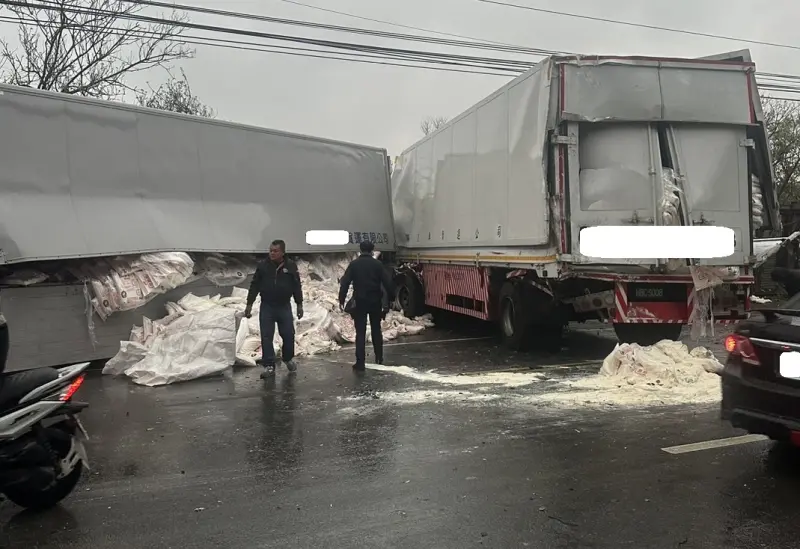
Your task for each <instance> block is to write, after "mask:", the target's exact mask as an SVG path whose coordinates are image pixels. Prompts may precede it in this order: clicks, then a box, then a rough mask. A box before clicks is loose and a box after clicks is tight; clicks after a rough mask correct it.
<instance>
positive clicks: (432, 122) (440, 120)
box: [419, 116, 448, 135]
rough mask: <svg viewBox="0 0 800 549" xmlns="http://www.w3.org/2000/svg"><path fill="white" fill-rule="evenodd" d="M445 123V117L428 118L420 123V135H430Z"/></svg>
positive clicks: (446, 119)
mask: <svg viewBox="0 0 800 549" xmlns="http://www.w3.org/2000/svg"><path fill="white" fill-rule="evenodd" d="M447 121H448V118H447V117H446V116H429V117H427V118H425V119H424V120H423V121H422V122H420V124H419V129H421V130H422V133H424V134H425V135H430V134H432V133H433V132H435V131H436V130H438V129H439V128H441V127H442V126H444V125H445V124H447Z"/></svg>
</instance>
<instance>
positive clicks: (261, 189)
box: [0, 86, 395, 370]
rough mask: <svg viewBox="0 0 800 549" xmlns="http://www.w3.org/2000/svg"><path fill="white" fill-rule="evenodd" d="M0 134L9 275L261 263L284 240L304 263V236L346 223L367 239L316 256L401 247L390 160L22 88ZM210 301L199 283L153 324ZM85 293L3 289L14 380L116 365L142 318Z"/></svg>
mask: <svg viewBox="0 0 800 549" xmlns="http://www.w3.org/2000/svg"><path fill="white" fill-rule="evenodd" d="M0 127H2V128H3V129H2V130H0V165H2V166H3V169H2V170H0V275H3V274H5V275H7V274H10V273H13V272H14V271H20V270H25V269H29V268H31V267H33V266H35V267H37V268H39V269H40V270H43V271H44V272H46V273H56V272H58V271H59V270H60V266H61V265H62V264H70V265H74V264H75V262H79V261H81V260H89V259H92V258H102V257H116V256H136V255H139V254H143V253H151V252H166V251H180V252H189V253H192V254H200V255H206V254H209V253H221V254H229V255H231V254H232V255H240V254H261V253H264V252H265V251H266V250H267V248H268V247H269V243H270V242H271V241H272V240H274V239H283V240H285V241H286V246H287V252H288V253H290V254H303V253H308V252H311V251H312V248H311V247H310V246H309V245H308V244H307V243H306V231H307V230H309V229H342V228H343V227H342V223H343V222H342V220H346V224H347V227H346V228H347V229H348V230H349V232H350V233H351V234H353V235H354V236H357V238H352V239H351V241H350V242H349V243H346V244H343V245H331V246H314V248H313V251H314V253H324V252H345V251H356V250H357V247H358V242H356V240H360V239H362V238H363V239H370V240H373V241H375V243H376V245H377V246H378V247H379V248H382V249H385V250H387V249H388V250H391V249H393V247H394V245H395V241H394V227H393V222H392V212H391V203H390V186H389V163H388V159H387V155H386V151H385V150H383V149H378V148H373V147H366V146H361V145H354V144H350V143H342V142H337V141H331V140H327V139H320V138H314V137H308V136H303V135H296V134H289V133H283V132H278V131H274V130H267V129H263V128H257V127H253V126H247V125H242V124H233V123H229V122H223V121H220V120H213V119H205V118H198V117H191V116H184V115H180V114H176V113H171V112H164V111H157V110H153V109H146V108H140V107H135V106H131V105H124V104H117V103H111V102H105V101H97V100H92V99H87V98H82V97H75V96H70V95H63V94H58V93H51V92H43V91H39V90H33V89H28V88H19V87H14V86H0ZM0 278H3V277H2V276H0ZM209 287H210V288H209ZM209 289H213V285H212V284H210V283H209V282H208V280H200V281H195V282H193V283H191V284H190V285H189V286H187V287H183V288H178V289H175V290H172V291H171V292H169V293H168V294H167V295H164V296H163V297H159V298H158V299H157V300H154V301H152V302H150V303H149V304H148V305H147V308H146V309H145V310H144V312H146V313H147V314H149V315H151V316H161V315H162V314H166V311H164V310H163V304H164V302H166V301H167V300H171V301H175V300H176V299H179V298H180V297H181V296H182V295H183V294H185V293H187V292H189V291H193V292H195V293H198V292H200V293H203V292H204V291H205V292H206V293H207V290H209ZM228 291H229V290H228ZM86 293H87V288H86V287H85V285H84V284H83V281H81V280H77V279H76V280H72V281H66V282H65V281H64V279H63V278H61V277H58V276H51V277H49V278H47V279H46V280H44V281H42V282H41V283H39V284H36V285H32V286H27V287H25V286H22V287H20V286H16V287H9V286H5V287H2V306H3V312H4V314H5V316H6V318H7V319H8V323H9V326H10V329H11V332H12V337H11V352H10V356H9V369H10V370H18V369H25V368H31V367H36V366H51V365H58V364H62V363H68V362H75V361H79V360H80V361H83V360H101V359H105V358H109V357H110V356H112V355H113V354H114V353H116V351H117V349H118V345H119V342H120V341H121V340H125V339H127V338H128V335H129V333H130V330H131V326H132V325H133V324H134V322H138V321H139V320H140V319H141V314H142V312H143V311H136V312H130V311H128V312H123V313H118V314H115V315H112V316H111V317H110V318H108V319H107V320H105V321H104V320H102V319H100V318H98V317H97V315H96V314H95V312H94V311H93V310H92V307H91V297H92V296H88V295H86ZM222 293H223V294H225V293H226V292H225V291H223V292H222ZM87 307H88V309H87ZM92 324H94V329H93V330H90V328H91V327H92ZM92 332H93V334H92Z"/></svg>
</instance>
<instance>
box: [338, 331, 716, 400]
mask: <svg viewBox="0 0 800 549" xmlns="http://www.w3.org/2000/svg"><path fill="white" fill-rule="evenodd" d="M367 367H368V368H370V369H373V370H381V371H386V372H392V373H394V374H397V375H399V376H402V377H407V378H411V379H414V380H416V381H421V382H427V383H430V384H438V385H446V386H451V387H452V386H460V388H459V390H452V389H446V390H437V389H432V388H430V387H427V388H412V389H409V390H406V391H403V390H396V391H385V392H376V393H375V395H374V396H369V397H367V396H365V397H358V396H357V397H348V398H346V399H345V400H363V399H369V400H372V401H373V402H372V404H371V406H376V405H377V406H380V405H382V404H383V405H386V404H397V405H413V404H424V403H441V402H451V403H453V404H475V405H482V404H491V403H495V404H502V405H504V406H510V407H525V406H542V405H545V406H549V407H554V406H555V407H561V408H579V407H592V406H619V407H645V406H653V405H671V404H692V403H695V404H707V403H712V402H717V401H719V399H720V379H719V375H718V373H719V372H720V371H721V370H722V367H723V366H722V364H721V363H720V362H719V361H718V360H717V359H716V358H715V357H714V356H713V354H712V353H711V351H709V350H708V349H706V348H704V347H696V348H694V349H692V350H691V351H690V350H689V348H688V347H687V346H686V345H684V344H683V343H680V342H675V341H667V340H665V341H661V342H659V343H657V344H656V345H653V346H649V347H642V346H639V345H636V344H630V345H629V344H622V345H617V347H616V348H615V349H614V351H613V352H612V353H611V354H610V355H609V356H608V357H606V359H605V360H604V362H603V365H602V367H601V368H600V371H599V372H598V373H597V374H596V375H591V376H588V377H584V378H581V379H574V378H573V379H569V378H567V379H564V378H560V379H559V378H553V377H550V378H548V377H547V376H546V375H545V374H543V373H541V372H531V373H519V372H486V373H479V374H475V375H445V374H438V373H436V372H433V371H429V372H423V371H420V370H415V369H414V368H410V367H408V366H396V367H395V366H377V365H367ZM545 382H551V383H552V384H547V385H542V383H545ZM501 388H502V389H501ZM510 388H516V389H521V388H526V389H527V390H525V391H520V390H517V391H511V390H509V389H510ZM498 389H501V390H498ZM381 403H382V404H381Z"/></svg>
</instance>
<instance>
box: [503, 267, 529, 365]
mask: <svg viewBox="0 0 800 549" xmlns="http://www.w3.org/2000/svg"><path fill="white" fill-rule="evenodd" d="M529 305H530V303H528V300H526V299H525V294H524V292H523V287H522V285H520V284H512V283H511V282H506V283H505V284H503V287H502V288H501V289H500V298H499V303H498V312H499V317H498V318H499V324H500V337H501V339H502V341H503V344H504V345H505V346H506V347H508V348H509V349H511V350H512V351H524V350H526V349H528V348H529V347H530V325H531V308H530V306H529Z"/></svg>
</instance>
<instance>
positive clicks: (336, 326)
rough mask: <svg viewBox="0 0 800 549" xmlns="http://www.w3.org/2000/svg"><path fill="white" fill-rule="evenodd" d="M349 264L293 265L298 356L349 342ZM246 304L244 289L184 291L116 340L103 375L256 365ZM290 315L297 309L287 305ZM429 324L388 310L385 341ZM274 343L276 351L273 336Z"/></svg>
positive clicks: (162, 379)
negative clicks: (343, 307)
mask: <svg viewBox="0 0 800 549" xmlns="http://www.w3.org/2000/svg"><path fill="white" fill-rule="evenodd" d="M350 259H351V258H349V257H345V256H342V255H339V256H319V257H317V258H315V259H314V260H312V261H304V260H300V261H299V262H298V268H299V270H300V276H301V279H302V281H303V302H304V303H303V309H304V313H305V314H304V316H303V319H302V320H299V321H298V320H296V321H295V322H296V327H295V331H296V335H295V343H296V354H297V356H309V355H315V354H318V353H325V352H330V351H334V350H337V349H339V348H340V345H341V344H344V343H352V342H353V341H354V339H355V329H354V327H353V321H352V319H351V318H350V316H349V315H346V314H344V313H342V312H341V311H340V310H339V303H338V293H339V283H338V281H339V278H340V277H341V276H342V275H343V274H344V270H345V269H346V267H347V264H348V262H349V261H350ZM246 301H247V289H246V288H244V287H235V288H233V293H232V295H231V296H230V297H221V296H219V295H216V296H196V295H193V294H188V295H186V296H185V297H184V298H182V299H181V300H179V301H178V302H177V303H168V304H167V313H168V314H167V316H166V317H164V318H161V319H159V320H150V319H148V318H144V319H143V323H142V326H136V327H134V328H133V330H132V332H131V336H130V339H129V341H123V342H122V343H121V345H120V351H119V353H117V355H116V356H115V357H114V358H112V359H111V360H110V361H109V362H108V363H107V364H106V367H105V368H104V369H103V373H106V374H113V375H126V376H128V377H130V378H131V379H132V380H133V381H134V382H135V383H138V384H140V385H148V386H155V385H166V384H169V383H175V382H178V381H188V380H190V379H196V378H200V377H204V376H209V375H214V374H219V373H221V372H223V371H225V370H226V369H228V368H230V367H231V366H232V365H234V364H240V365H248V366H255V363H256V359H258V358H260V357H261V334H260V331H259V326H258V311H259V306H260V299H259V300H256V302H255V304H254V306H253V314H252V318H250V319H247V318H244V316H243V312H244V309H245V306H246ZM292 310H293V312H296V311H295V304H294V303H292ZM431 326H433V323H432V321H431V319H430V318H429V317H422V318H419V319H415V320H411V319H407V318H405V317H404V316H403V315H402V314H400V313H398V312H395V311H390V312H389V314H388V315H387V317H386V320H385V321H384V322H383V336H384V340H392V339H396V338H397V337H398V336H402V335H414V334H419V333H421V332H422V331H424V330H425V329H426V328H428V327H431ZM368 336H369V333H368ZM370 341H371V337H370ZM273 344H274V346H275V348H276V353H279V352H280V351H279V348H280V338H279V336H278V334H277V333H276V335H275V340H274V342H273ZM278 356H280V355H279V354H278Z"/></svg>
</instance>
